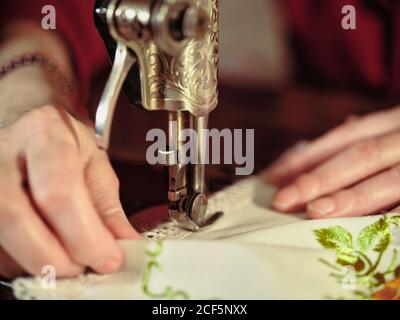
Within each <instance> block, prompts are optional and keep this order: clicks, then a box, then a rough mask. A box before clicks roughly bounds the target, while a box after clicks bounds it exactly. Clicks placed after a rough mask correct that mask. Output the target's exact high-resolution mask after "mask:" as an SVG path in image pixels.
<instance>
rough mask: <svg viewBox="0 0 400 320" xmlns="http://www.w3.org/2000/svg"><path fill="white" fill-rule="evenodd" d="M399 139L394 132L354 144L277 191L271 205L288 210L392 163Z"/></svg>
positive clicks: (397, 156) (398, 154) (397, 157)
mask: <svg viewBox="0 0 400 320" xmlns="http://www.w3.org/2000/svg"><path fill="white" fill-rule="evenodd" d="M399 141H400V133H399V132H395V133H392V134H389V135H387V136H382V137H379V138H374V139H370V140H365V141H361V142H358V143H356V144H355V145H354V146H352V147H350V148H348V149H346V150H345V151H343V152H341V153H339V154H338V155H336V156H335V157H333V158H332V159H331V160H328V161H326V162H325V163H323V164H322V165H321V166H319V167H318V168H316V169H314V170H313V171H311V172H310V173H308V174H304V175H301V176H300V177H299V178H298V179H296V181H295V182H294V183H293V184H291V185H289V186H288V187H286V188H283V189H282V190H280V191H279V192H278V193H277V194H276V195H275V197H274V200H273V205H274V207H275V208H277V209H279V210H282V211H287V210H291V209H293V208H294V207H301V206H304V205H305V204H306V203H308V202H310V201H312V200H314V199H317V198H320V197H321V196H323V195H326V194H330V193H332V192H334V191H337V190H339V189H342V188H344V187H348V186H350V185H353V184H355V183H357V182H359V181H361V180H363V179H365V178H367V177H369V176H371V175H373V174H375V173H378V172H380V171H382V170H384V169H386V168H389V167H392V166H394V165H395V164H397V163H398V162H399V160H400V147H399V144H398V142H399Z"/></svg>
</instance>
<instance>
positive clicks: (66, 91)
mask: <svg viewBox="0 0 400 320" xmlns="http://www.w3.org/2000/svg"><path fill="white" fill-rule="evenodd" d="M3 34H4V35H3V39H4V41H3V42H2V44H1V46H0V125H1V123H8V122H11V121H13V120H15V119H16V118H18V117H19V116H20V115H21V114H23V113H25V112H27V111H29V110H32V109H34V108H38V107H41V106H43V105H57V106H58V107H63V108H65V109H67V110H68V111H70V112H73V111H74V105H76V104H77V93H78V92H76V87H77V86H76V83H75V80H74V75H73V69H72V67H71V63H70V59H69V55H68V52H67V50H66V48H65V47H64V44H63V42H62V41H61V39H60V38H59V37H58V36H57V35H56V34H55V33H54V32H48V31H45V30H42V29H39V28H37V27H34V26H32V25H31V24H29V23H15V24H14V25H12V26H8V28H7V29H5V30H3ZM43 48H45V49H43ZM71 84H73V85H74V86H75V88H73V89H75V91H74V90H71Z"/></svg>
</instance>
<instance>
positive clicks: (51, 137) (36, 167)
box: [0, 106, 139, 277]
mask: <svg viewBox="0 0 400 320" xmlns="http://www.w3.org/2000/svg"><path fill="white" fill-rule="evenodd" d="M0 177H1V178H0V275H2V276H6V277H13V276H16V275H18V274H20V273H22V272H23V271H26V272H28V273H30V274H33V275H40V274H41V270H42V268H43V267H44V266H46V265H52V266H54V267H55V270H56V272H57V276H58V277H64V276H74V275H78V274H79V273H81V272H83V270H84V268H85V267H91V268H92V269H94V270H95V271H97V272H100V273H107V272H112V271H115V270H116V269H118V268H119V267H120V266H121V264H122V261H123V254H122V251H121V249H120V248H119V247H118V245H117V243H116V239H120V238H123V239H135V238H138V237H139V236H138V234H137V233H136V232H135V231H134V230H133V228H132V227H131V225H130V224H129V222H128V220H127V219H126V217H125V214H124V212H123V209H122V207H121V204H120V201H119V194H118V191H119V190H118V179H117V177H116V175H115V173H114V171H113V170H112V167H111V165H110V162H109V160H108V157H107V155H106V153H105V152H104V151H100V150H99V149H98V148H97V146H96V143H95V138H94V133H93V132H92V130H91V129H90V128H89V127H87V126H85V125H84V124H82V123H80V122H79V121H77V120H75V119H74V118H73V117H71V116H70V115H69V114H68V113H67V112H65V111H64V110H61V109H57V108H55V107H52V106H45V107H42V108H37V109H34V110H32V111H29V112H27V113H26V114H24V115H23V116H21V117H20V118H19V119H18V120H17V121H15V122H13V124H10V125H7V126H5V127H2V128H0Z"/></svg>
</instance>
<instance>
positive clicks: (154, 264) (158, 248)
mask: <svg viewBox="0 0 400 320" xmlns="http://www.w3.org/2000/svg"><path fill="white" fill-rule="evenodd" d="M154 244H155V247H154V248H153V249H147V250H146V255H147V257H148V261H147V264H146V266H145V269H144V273H143V279H142V290H143V292H144V293H145V294H146V295H147V296H149V297H150V298H152V299H169V300H174V299H184V300H188V299H190V297H189V294H188V293H187V292H186V291H183V290H174V289H173V288H172V287H170V286H167V287H166V288H165V289H164V291H163V292H161V293H155V292H152V290H151V289H150V282H151V275H152V272H153V270H154V269H155V270H157V271H158V272H162V268H161V265H160V264H159V262H158V261H157V258H158V257H159V256H160V255H161V254H162V252H163V249H164V244H163V243H162V242H161V241H157V242H155V243H154Z"/></svg>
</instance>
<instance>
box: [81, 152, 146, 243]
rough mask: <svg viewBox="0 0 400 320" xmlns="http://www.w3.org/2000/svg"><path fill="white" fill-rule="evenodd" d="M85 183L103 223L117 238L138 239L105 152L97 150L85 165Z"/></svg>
mask: <svg viewBox="0 0 400 320" xmlns="http://www.w3.org/2000/svg"><path fill="white" fill-rule="evenodd" d="M86 183H87V185H88V188H89V191H90V195H91V198H92V200H93V203H94V204H95V207H96V209H97V210H98V212H99V213H100V216H101V217H102V219H103V222H104V224H105V225H106V226H107V227H108V229H109V230H110V231H111V232H112V233H113V235H114V236H115V237H116V238H117V239H133V240H135V239H139V238H140V235H139V234H138V233H137V232H136V231H135V229H134V228H133V227H132V225H131V224H130V223H129V221H128V219H127V217H126V215H125V212H124V210H123V208H122V205H121V202H120V199H119V181H118V178H117V176H116V174H115V172H114V170H113V168H112V167H111V164H110V161H109V159H108V157H107V155H106V153H105V152H103V151H99V152H98V155H97V156H96V157H95V158H93V159H92V160H91V161H90V163H89V164H88V166H87V170H86Z"/></svg>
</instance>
